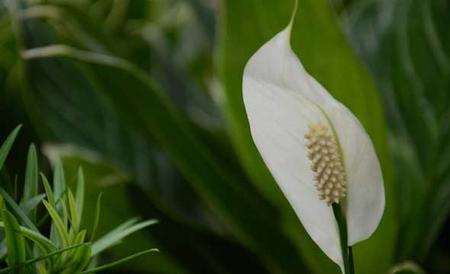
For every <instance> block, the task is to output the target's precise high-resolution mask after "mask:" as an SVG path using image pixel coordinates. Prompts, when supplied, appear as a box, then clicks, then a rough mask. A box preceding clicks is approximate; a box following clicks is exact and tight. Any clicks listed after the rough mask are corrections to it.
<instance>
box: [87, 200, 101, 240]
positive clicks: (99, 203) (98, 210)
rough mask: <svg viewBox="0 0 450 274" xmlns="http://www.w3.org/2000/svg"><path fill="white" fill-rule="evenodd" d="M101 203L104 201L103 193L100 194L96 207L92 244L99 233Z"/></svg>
mask: <svg viewBox="0 0 450 274" xmlns="http://www.w3.org/2000/svg"><path fill="white" fill-rule="evenodd" d="M101 201H102V192H100V194H98V196H97V203H96V205H95V217H94V223H93V225H92V232H91V239H90V241H91V242H93V241H94V239H95V233H96V232H97V227H98V222H99V219H100V210H101Z"/></svg>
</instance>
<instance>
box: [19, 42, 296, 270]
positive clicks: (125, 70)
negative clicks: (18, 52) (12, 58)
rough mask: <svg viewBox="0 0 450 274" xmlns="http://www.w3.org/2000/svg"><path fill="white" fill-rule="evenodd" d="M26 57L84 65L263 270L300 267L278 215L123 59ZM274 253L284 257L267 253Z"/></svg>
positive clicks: (59, 51) (76, 53) (40, 51)
mask: <svg viewBox="0 0 450 274" xmlns="http://www.w3.org/2000/svg"><path fill="white" fill-rule="evenodd" d="M24 56H26V58H30V59H34V58H50V57H67V58H70V59H72V60H77V61H80V62H84V64H85V65H86V66H85V68H86V69H88V71H89V73H90V75H91V77H92V78H91V79H92V81H93V82H95V83H96V86H97V91H99V92H101V94H102V95H103V96H106V97H107V98H108V99H109V100H111V103H113V104H114V107H115V108H117V111H118V113H119V114H120V117H121V118H122V119H123V121H125V122H126V123H128V125H129V126H130V127H132V128H137V129H139V131H142V132H144V133H145V134H146V135H147V136H148V137H149V138H152V139H155V140H156V141H157V142H158V143H159V144H160V145H161V146H163V147H164V148H165V150H166V151H167V152H168V154H169V155H170V156H171V157H172V159H173V161H174V162H175V164H176V165H177V166H178V167H179V169H180V170H181V171H182V173H183V174H184V175H185V177H186V178H187V179H188V181H189V182H190V183H191V184H192V187H193V188H194V189H195V190H196V192H197V193H198V195H199V196H200V197H201V198H202V199H203V200H204V201H205V202H206V203H207V204H210V205H211V209H212V210H213V211H214V212H215V214H217V215H218V216H219V217H220V218H221V219H222V220H223V221H224V222H226V223H227V228H229V229H230V230H231V231H232V233H233V235H234V236H235V237H238V238H239V240H240V241H241V242H242V243H243V244H244V245H246V246H247V247H249V248H250V249H251V250H252V251H253V252H255V253H256V254H257V255H259V256H260V258H261V259H262V258H264V259H263V260H262V261H263V262H264V263H265V265H266V267H268V268H270V269H272V271H275V272H278V271H279V272H291V271H294V269H298V268H302V267H303V265H302V263H301V261H300V260H298V255H297V252H296V250H295V249H294V246H293V245H292V244H291V243H290V242H289V241H288V240H287V238H286V236H285V235H284V233H283V232H282V231H281V229H280V223H279V222H277V221H274V220H278V218H279V216H278V213H277V212H276V211H274V209H273V207H272V206H271V205H270V204H269V203H267V201H265V200H264V199H262V198H261V197H260V196H259V195H258V194H257V193H256V192H255V189H254V188H253V187H252V186H251V185H250V184H249V183H248V181H247V179H246V178H245V176H243V175H242V171H240V170H239V169H235V168H234V165H233V164H231V163H229V162H228V161H227V160H225V159H223V158H222V157H221V155H218V154H215V153H214V151H213V150H212V148H211V147H209V146H207V145H206V143H205V142H204V141H203V140H202V139H200V138H198V136H197V134H196V132H195V131H194V130H193V128H192V126H191V125H190V123H189V122H188V121H186V118H185V117H184V116H182V115H181V113H180V112H179V111H178V110H177V109H176V108H175V107H174V106H173V105H172V104H171V103H170V101H168V99H167V98H166V96H164V95H163V94H162V93H161V92H160V91H159V90H158V89H157V88H156V87H155V84H154V83H153V81H152V80H151V79H150V78H149V77H148V76H147V75H146V74H145V73H143V72H142V71H141V70H139V69H137V68H136V67H135V66H134V65H132V64H130V63H129V62H127V61H125V60H123V59H119V58H116V57H112V56H107V55H102V54H97V53H92V52H86V51H80V50H78V49H74V48H71V47H67V46H63V45H53V46H48V47H44V48H37V49H30V50H28V51H26V52H25V53H24ZM124 90H127V91H130V92H127V93H124V92H123V91H124ZM272 249H275V250H283V251H284V253H279V252H270V254H267V252H268V250H272Z"/></svg>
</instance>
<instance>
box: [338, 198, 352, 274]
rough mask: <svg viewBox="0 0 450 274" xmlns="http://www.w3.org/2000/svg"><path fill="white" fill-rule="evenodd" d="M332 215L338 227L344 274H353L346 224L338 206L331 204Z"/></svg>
mask: <svg viewBox="0 0 450 274" xmlns="http://www.w3.org/2000/svg"><path fill="white" fill-rule="evenodd" d="M332 206H333V213H334V217H335V218H336V222H337V223H338V227H339V237H340V239H341V250H342V259H343V261H344V271H345V274H354V273H355V267H354V264H353V251H352V247H347V222H346V220H345V217H344V215H343V214H342V209H341V207H340V206H339V205H338V204H335V203H334V204H333V205H332Z"/></svg>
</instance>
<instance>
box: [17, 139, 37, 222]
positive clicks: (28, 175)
mask: <svg viewBox="0 0 450 274" xmlns="http://www.w3.org/2000/svg"><path fill="white" fill-rule="evenodd" d="M38 180H39V170H38V160H37V153H36V147H35V146H34V145H33V144H32V145H30V148H29V150H28V157H27V168H26V170H25V185H24V190H23V197H22V202H21V204H23V203H25V202H27V201H28V200H30V199H31V198H34V197H36V196H37V194H38ZM28 216H29V217H30V220H31V221H33V222H34V221H35V219H36V208H32V209H31V210H30V211H29V213H28Z"/></svg>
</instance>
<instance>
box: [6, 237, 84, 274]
mask: <svg viewBox="0 0 450 274" xmlns="http://www.w3.org/2000/svg"><path fill="white" fill-rule="evenodd" d="M84 245H86V243H82V244H77V245H73V246H69V247H66V248H62V249H58V250H56V251H53V252H50V253H48V254H46V255H44V256H41V257H37V258H33V259H30V260H27V261H25V262H23V263H21V264H18V265H15V266H10V267H7V268H3V269H1V270H0V273H10V271H12V270H14V269H16V268H19V267H24V266H29V265H32V264H34V263H37V262H40V261H44V260H46V259H49V258H51V257H53V256H56V255H59V254H61V253H64V252H67V251H69V250H72V249H76V248H79V247H81V246H84Z"/></svg>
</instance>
